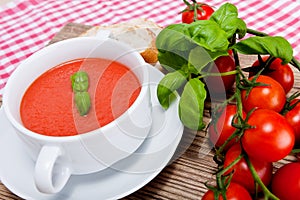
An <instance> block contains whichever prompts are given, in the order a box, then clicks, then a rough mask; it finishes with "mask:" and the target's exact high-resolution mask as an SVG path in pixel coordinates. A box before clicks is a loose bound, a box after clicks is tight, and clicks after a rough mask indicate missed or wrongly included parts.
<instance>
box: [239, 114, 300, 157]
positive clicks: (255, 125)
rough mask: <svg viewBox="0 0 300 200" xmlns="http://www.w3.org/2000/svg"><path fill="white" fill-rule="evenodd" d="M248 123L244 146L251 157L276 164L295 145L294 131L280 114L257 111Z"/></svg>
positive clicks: (243, 139)
mask: <svg viewBox="0 0 300 200" xmlns="http://www.w3.org/2000/svg"><path fill="white" fill-rule="evenodd" d="M247 123H248V124H249V125H250V126H251V128H248V129H246V130H245V131H244V134H243V136H242V138H241V141H242V145H243V148H244V150H245V151H246V153H247V154H248V155H249V157H253V158H255V159H257V160H261V161H265V162H276V161H278V160H281V159H283V158H284V157H286V156H287V155H288V154H289V153H290V152H291V150H292V149H293V146H294V143H295V136H294V130H293V128H292V127H291V125H290V124H289V123H288V121H287V120H286V119H285V118H284V117H283V116H282V115H280V114H279V113H277V112H275V111H272V110H268V109H257V110H255V111H254V112H253V113H252V114H251V115H250V116H249V119H248V121H247Z"/></svg>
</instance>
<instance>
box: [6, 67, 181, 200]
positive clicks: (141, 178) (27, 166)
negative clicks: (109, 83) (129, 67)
mask: <svg viewBox="0 0 300 200" xmlns="http://www.w3.org/2000/svg"><path fill="white" fill-rule="evenodd" d="M149 72H150V81H151V93H152V95H151V98H152V105H153V111H154V114H153V118H154V124H153V127H152V130H151V132H150V136H149V138H147V139H146V140H145V142H144V143H143V144H142V146H141V147H140V148H139V149H138V150H137V151H136V152H135V153H134V154H133V155H131V156H130V157H128V158H126V159H124V160H122V161H120V162H118V163H116V164H115V165H113V166H112V167H110V168H107V169H105V170H103V171H100V172H97V173H93V174H90V175H81V176H72V177H71V178H70V180H69V182H68V183H67V185H66V186H65V188H64V189H63V190H62V191H61V192H60V193H58V194H55V195H45V194H42V193H40V192H39V191H38V190H37V189H36V188H35V185H34V182H33V169H34V163H33V162H32V160H31V159H30V158H29V157H28V155H27V154H26V153H25V152H24V149H23V147H22V145H21V141H20V139H19V138H18V136H17V135H16V134H15V133H14V129H13V128H12V126H11V125H10V123H9V122H8V120H7V119H6V116H5V114H4V111H3V109H2V108H1V109H0V131H1V133H0V160H1V164H0V177H1V181H2V183H3V184H4V185H5V186H6V187H7V188H8V189H9V190H11V191H12V192H13V193H15V194H16V195H18V196H20V197H21V198H24V199H35V200H41V199H43V200H82V199H89V200H94V199H95V200H96V199H97V200H98V199H119V198H122V197H125V196H127V195H129V194H131V193H133V192H135V191H137V190H138V189H140V188H141V187H143V186H144V185H146V184H147V183H148V182H150V181H151V180H152V179H153V178H154V177H155V176H157V175H158V174H159V173H160V172H161V170H162V169H163V168H164V167H165V166H166V165H167V164H168V163H169V161H170V160H171V158H172V156H173V155H174V153H175V150H176V148H177V146H178V144H179V142H180V140H181V137H182V133H183V125H182V123H181V122H180V120H179V118H178V101H179V100H178V99H177V101H176V102H175V103H173V104H172V105H171V106H170V108H169V109H168V110H167V111H164V110H163V109H162V108H161V107H160V105H159V102H158V100H157V96H156V88H157V84H158V82H159V81H160V80H161V78H162V77H163V74H162V73H161V72H160V71H159V70H157V69H155V68H153V67H149ZM121 169H122V170H121Z"/></svg>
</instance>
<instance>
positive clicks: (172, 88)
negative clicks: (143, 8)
mask: <svg viewBox="0 0 300 200" xmlns="http://www.w3.org/2000/svg"><path fill="white" fill-rule="evenodd" d="M249 30H251V29H248V28H247V25H246V23H245V22H244V21H243V20H242V19H241V18H239V17H238V9H237V8H236V7H235V6H234V5H233V4H230V3H225V4H223V5H222V6H221V7H220V8H219V9H218V10H216V11H215V12H214V13H213V14H212V16H211V17H210V19H209V20H199V21H196V22H193V23H191V24H185V23H180V24H171V25H169V26H167V27H166V28H164V29H163V30H162V31H161V32H160V33H159V34H158V36H157V38H156V47H157V49H158V60H159V62H160V64H161V65H162V67H163V68H165V69H166V70H167V71H168V72H169V73H168V74H167V75H166V76H165V77H164V78H163V79H162V80H161V81H160V83H159V85H158V88H157V96H158V100H159V102H160V104H161V105H162V107H163V108H164V109H168V107H169V106H170V104H171V103H172V102H173V101H174V99H175V98H174V96H175V93H176V90H178V89H179V88H183V90H182V94H181V98H180V102H179V107H180V108H179V116H180V118H181V121H182V122H183V124H184V125H185V126H186V127H188V128H191V129H196V130H201V129H203V128H204V127H205V125H204V123H203V122H202V119H203V110H204V101H205V99H206V96H207V91H206V89H205V87H204V83H203V82H202V79H201V78H203V77H205V76H207V72H205V71H204V70H203V69H204V68H205V66H207V64H209V63H211V62H214V60H216V59H217V58H218V57H220V56H226V55H229V54H228V51H229V50H230V49H233V50H235V51H237V52H238V53H242V54H260V55H271V56H273V57H277V58H281V59H282V61H283V63H289V62H291V61H292V60H293V50H292V47H291V45H290V44H289V42H288V41H286V40H285V39H284V38H283V37H278V36H267V35H260V36H253V37H248V38H247V39H243V38H244V37H245V36H246V34H247V32H249ZM237 40H240V41H238V42H237ZM224 92H225V91H224Z"/></svg>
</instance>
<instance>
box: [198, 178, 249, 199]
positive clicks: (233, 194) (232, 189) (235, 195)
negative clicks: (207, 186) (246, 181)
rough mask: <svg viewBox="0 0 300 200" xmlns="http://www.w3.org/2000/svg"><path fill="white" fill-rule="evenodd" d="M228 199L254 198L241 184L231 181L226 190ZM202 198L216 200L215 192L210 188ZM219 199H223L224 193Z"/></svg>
mask: <svg viewBox="0 0 300 200" xmlns="http://www.w3.org/2000/svg"><path fill="white" fill-rule="evenodd" d="M226 199H227V200H239V199H240V200H252V198H251V196H250V194H249V192H248V191H247V190H246V189H245V188H244V187H243V186H241V185H239V184H237V183H234V182H231V183H230V185H229V187H228V188H227V190H226ZM202 200H215V198H214V192H213V191H212V190H208V191H207V192H206V193H205V194H204V196H203V197H202ZM219 200H223V197H222V195H219Z"/></svg>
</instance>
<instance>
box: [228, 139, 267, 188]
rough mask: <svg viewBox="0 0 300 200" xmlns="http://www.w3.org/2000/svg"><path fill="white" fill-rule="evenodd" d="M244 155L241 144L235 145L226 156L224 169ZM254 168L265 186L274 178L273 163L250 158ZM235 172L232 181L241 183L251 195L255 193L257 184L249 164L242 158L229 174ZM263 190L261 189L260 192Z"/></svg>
mask: <svg viewBox="0 0 300 200" xmlns="http://www.w3.org/2000/svg"><path fill="white" fill-rule="evenodd" d="M241 153H242V148H241V146H240V144H239V143H237V144H235V145H233V146H232V147H230V148H229V149H228V151H227V152H226V154H225V161H224V168H226V167H227V166H229V165H230V164H231V163H232V162H233V161H234V160H235V159H236V158H237V157H239V155H241ZM249 159H250V161H251V163H252V165H253V166H254V168H255V170H256V172H257V174H258V176H259V177H260V179H261V180H262V182H263V183H264V184H265V185H268V184H269V183H270V181H271V178H272V171H273V165H272V163H271V162H265V161H259V160H256V159H255V158H252V157H250V158H249ZM232 171H233V176H232V179H231V181H233V182H236V183H239V184H240V185H242V186H243V187H245V188H246V189H247V190H248V191H249V192H250V193H254V192H255V184H254V179H253V177H252V174H251V172H250V170H249V168H248V165H247V162H246V160H245V159H244V158H242V159H241V160H240V161H239V162H238V163H236V164H235V165H234V166H233V167H232V168H231V169H230V170H229V171H228V173H227V174H229V173H230V172H232ZM260 189H261V188H259V191H260Z"/></svg>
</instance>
